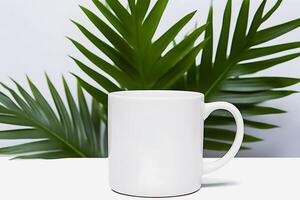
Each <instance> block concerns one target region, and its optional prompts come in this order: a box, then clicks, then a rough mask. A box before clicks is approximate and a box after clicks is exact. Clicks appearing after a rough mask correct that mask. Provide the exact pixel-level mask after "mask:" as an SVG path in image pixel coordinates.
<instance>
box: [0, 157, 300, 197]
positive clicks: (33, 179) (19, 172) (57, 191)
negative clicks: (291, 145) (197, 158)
mask: <svg viewBox="0 0 300 200" xmlns="http://www.w3.org/2000/svg"><path fill="white" fill-rule="evenodd" d="M299 180H300V158H275V159H274V158H236V159H234V160H233V161H231V162H230V163H229V164H228V165H227V166H226V167H224V168H223V169H221V170H219V171H217V172H215V173H212V174H209V175H207V176H206V177H203V182H204V184H203V186H202V188H201V189H200V191H199V192H197V193H195V194H192V195H189V196H184V197H176V198H170V199H175V200H201V199H203V200H221V199H222V200H223V199H229V200H235V199H237V200H241V199H242V200H250V199H251V200H277V199H287V200H293V199H295V200H299V199H300V183H299ZM0 199H1V200H2V199H3V200H21V199H26V200H27V199H28V200H101V199H103V200H117V199H118V200H129V199H133V200H134V199H142V198H135V197H128V196H122V195H119V194H116V193H114V192H112V191H111V190H110V188H109V186H108V164H107V160H106V159H66V160H52V161H45V160H30V161H22V160H17V161H9V160H8V159H7V158H0ZM168 199H169V198H168Z"/></svg>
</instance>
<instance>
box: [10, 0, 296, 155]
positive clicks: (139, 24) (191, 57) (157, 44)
mask: <svg viewBox="0 0 300 200" xmlns="http://www.w3.org/2000/svg"><path fill="white" fill-rule="evenodd" d="M93 2H94V4H95V6H96V8H98V10H99V12H100V13H101V14H102V15H103V16H104V18H105V19H106V21H108V22H110V24H105V23H104V19H101V17H98V16H97V14H96V13H94V12H92V11H90V10H89V9H87V8H84V7H81V9H82V10H83V12H84V13H85V15H86V16H87V17H88V19H89V20H90V21H91V22H92V24H94V25H95V26H96V28H97V29H98V30H99V33H100V34H99V35H96V34H92V33H91V32H90V31H88V30H87V29H86V28H85V27H84V26H82V25H80V24H78V23H76V22H74V23H75V25H76V26H77V27H78V28H79V30H80V31H81V32H82V33H83V34H84V35H85V36H86V37H87V39H88V40H89V41H90V42H91V43H93V44H94V45H95V46H96V47H97V48H98V49H99V50H101V51H102V52H103V53H104V54H105V55H106V56H107V57H108V58H109V60H110V62H108V61H104V58H101V57H100V56H98V55H96V54H94V53H92V52H91V51H89V50H88V49H87V48H85V47H84V46H83V45H81V44H80V43H79V42H77V41H74V40H72V39H71V41H72V42H73V43H74V45H75V46H76V48H77V49H78V50H79V51H80V52H81V53H82V54H83V55H85V57H87V58H88V59H89V60H90V61H91V62H92V63H93V64H95V65H96V67H99V68H100V69H101V70H102V71H103V73H101V72H100V73H99V72H96V71H95V70H93V69H92V67H91V66H87V65H85V64H84V63H82V62H80V61H79V60H77V59H74V61H75V62H76V63H77V65H78V66H79V67H80V68H81V69H82V70H83V71H84V72H85V73H86V74H87V75H89V76H90V77H91V78H92V79H93V80H94V81H95V82H96V83H97V84H98V85H99V87H95V86H92V85H91V84H90V83H88V82H89V81H86V80H83V79H82V78H80V77H78V76H76V77H77V78H78V80H79V82H80V83H81V85H82V86H83V87H84V88H85V89H86V90H87V91H88V92H89V93H90V94H91V95H92V96H94V97H95V98H96V99H97V100H98V101H99V102H101V105H102V106H103V110H104V111H105V110H106V106H107V98H105V94H106V93H107V92H113V91H117V90H132V89H180V90H192V91H198V92H202V93H204V94H205V95H206V100H207V101H208V102H209V101H228V102H231V103H234V104H236V105H237V106H238V107H239V109H240V110H241V112H242V113H243V115H244V116H245V119H246V120H245V124H246V126H249V127H252V128H257V129H270V128H275V127H277V126H276V125H273V124H269V123H262V122H258V121H255V120H254V121H253V120H248V119H247V116H256V115H268V114H280V113H284V112H285V111H283V110H280V109H276V108H272V107H264V106H261V105H259V104H260V103H263V102H265V101H268V100H272V99H277V98H282V97H286V96H288V95H290V94H293V93H295V91H287V90H284V89H282V88H284V87H287V86H291V85H294V84H296V83H298V82H299V79H293V78H286V77H257V76H255V75H253V74H254V73H256V72H260V71H262V70H265V69H268V68H271V67H273V66H276V65H278V64H281V63H285V62H288V61H290V60H292V59H295V58H297V57H299V55H300V54H299V53H289V52H288V50H293V49H297V48H299V47H300V43H299V41H295V42H291V43H284V44H277V45H272V46H267V45H265V43H266V42H269V41H271V40H274V39H276V38H278V37H280V36H282V35H284V34H286V33H288V32H290V31H292V30H295V29H297V28H298V27H299V26H300V19H296V20H292V21H289V22H286V23H283V24H279V25H276V26H273V27H268V28H264V29H263V28H262V25H263V24H264V23H265V22H267V21H268V20H269V19H270V17H271V16H272V15H273V14H274V13H275V11H276V10H277V9H278V8H279V6H280V4H281V3H282V0H278V1H277V2H276V3H275V5H274V6H273V7H272V8H271V9H269V10H266V8H265V7H266V3H267V0H263V1H262V3H261V4H260V6H259V7H258V8H257V10H256V12H255V15H254V17H253V18H252V19H251V18H250V17H249V8H250V6H251V5H250V0H243V1H242V5H241V8H240V11H239V14H238V16H237V20H236V21H237V22H236V24H235V25H234V28H233V29H234V31H233V36H232V38H233V39H232V41H229V38H231V37H230V30H231V29H232V26H233V24H232V22H231V21H232V18H233V17H234V16H233V14H232V0H228V1H227V5H226V7H225V11H224V16H223V23H222V27H221V33H220V38H219V41H218V44H217V49H216V51H214V48H213V46H214V42H215V40H214V37H213V32H214V22H213V21H214V20H213V16H214V10H213V5H211V7H210V11H209V14H208V18H207V23H206V25H203V26H200V27H197V28H195V30H193V31H192V32H191V33H189V34H187V35H186V37H185V38H184V39H182V40H181V41H179V42H174V41H175V38H176V36H177V35H178V33H179V32H180V31H181V30H182V29H183V28H184V27H185V25H186V24H187V23H189V21H190V20H191V19H192V17H193V16H194V14H195V12H191V13H188V14H187V15H185V16H183V17H182V18H181V19H180V20H179V21H178V22H176V23H175V24H174V25H173V26H172V27H170V28H169V29H168V30H167V31H166V32H165V33H164V34H162V35H161V36H160V37H159V38H158V39H156V40H155V39H154V35H155V33H156V30H157V28H158V26H159V24H160V21H161V19H162V18H163V14H164V11H165V9H166V7H167V5H168V2H169V1H168V0H160V1H156V3H155V5H154V6H153V7H152V8H151V9H150V0H145V1H133V0H128V5H129V6H128V9H126V8H125V7H123V6H122V5H121V4H120V3H119V2H118V1H117V0H114V1H107V5H108V6H106V5H104V4H103V3H101V2H100V1H99V0H93ZM248 25H249V26H248ZM204 31H205V37H204V40H203V41H201V42H197V41H199V37H200V35H201V34H202V33H203V32H204ZM102 37H105V38H106V41H108V42H105V41H104V39H102ZM172 42H173V46H171V44H172ZM257 45H260V46H259V47H258V46H257ZM170 46H171V47H170ZM201 50H203V51H202V54H201V55H202V58H201V63H200V64H199V65H198V64H196V57H197V56H198V55H199V54H200V52H201ZM285 52H287V53H285ZM278 53H280V54H281V55H279V56H278V55H277V54H278ZM282 54H283V55H282ZM214 55H215V56H214ZM267 56H268V57H267ZM257 58H260V59H261V60H256V59H257ZM248 75H251V78H249V77H248ZM115 83H116V84H115ZM279 88H281V90H278V89H279ZM105 115H106V114H105V113H104V115H103V116H105ZM6 120H9V119H6ZM103 122H104V123H105V122H106V119H103ZM233 123H234V121H233V119H232V116H230V115H229V114H228V113H226V112H221V111H218V112H214V113H213V115H212V118H210V119H208V121H207V123H206V129H207V130H208V131H209V133H207V135H206V136H205V141H204V148H207V149H211V150H225V149H227V148H228V147H229V146H230V140H231V139H233V135H232V133H231V132H230V131H229V129H226V128H223V129H222V128H219V127H218V128H217V127H216V126H217V125H232V124H233ZM246 138H248V139H245V143H250V142H257V141H260V139H259V138H254V137H253V136H251V133H250V134H249V137H248V136H247V137H246ZM243 149H248V148H247V147H243Z"/></svg>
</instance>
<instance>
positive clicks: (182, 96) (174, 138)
mask: <svg viewBox="0 0 300 200" xmlns="http://www.w3.org/2000/svg"><path fill="white" fill-rule="evenodd" d="M203 121H204V96H203V95H202V94H201V93H196V92H185V91H124V92H114V93H111V94H109V101H108V140H109V141H108V142H109V177H110V186H111V188H112V190H114V191H116V192H118V193H122V194H127V195H132V196H142V197H169V196H179V195H185V194H189V193H193V192H195V191H197V190H198V189H199V188H200V186H201V176H202V151H203V147H202V146H203Z"/></svg>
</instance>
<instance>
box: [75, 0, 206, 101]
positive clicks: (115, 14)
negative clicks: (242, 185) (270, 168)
mask: <svg viewBox="0 0 300 200" xmlns="http://www.w3.org/2000/svg"><path fill="white" fill-rule="evenodd" d="M93 3H94V4H95V7H96V8H98V10H99V11H100V12H101V13H102V14H103V16H104V17H105V19H106V20H108V21H109V22H110V23H111V24H106V23H105V22H104V20H103V19H101V17H98V16H97V14H96V13H94V12H92V11H90V10H89V9H87V8H84V7H82V6H81V7H80V8H81V9H82V10H83V12H84V14H85V15H86V16H87V17H88V19H89V20H90V21H91V22H92V23H93V25H95V26H96V28H97V29H98V30H99V32H100V33H101V34H102V36H104V37H105V38H106V39H107V41H109V42H105V41H104V40H103V39H102V38H101V36H96V35H95V34H92V33H91V32H90V31H88V30H87V29H86V28H85V27H84V26H82V25H80V24H79V23H77V22H74V21H73V23H74V24H75V25H76V26H77V27H78V29H79V30H80V31H81V32H82V34H84V35H85V36H86V37H87V39H88V40H89V41H90V42H91V43H93V44H94V45H95V46H96V47H97V48H98V49H99V50H101V51H102V52H103V53H104V54H105V55H106V56H107V57H108V58H109V59H110V61H111V62H107V61H104V58H101V57H99V56H97V55H96V54H94V53H92V52H90V51H89V50H88V49H86V48H85V47H84V46H83V45H81V44H80V43H79V42H77V41H75V40H72V39H70V40H71V41H72V43H73V44H74V45H75V46H76V47H77V49H78V50H79V51H80V52H81V53H82V54H83V55H85V56H86V57H87V58H88V59H89V60H90V61H91V62H92V63H93V64H95V65H96V66H97V67H99V68H100V69H101V70H103V72H105V74H104V73H98V72H96V71H95V70H93V69H92V67H89V66H87V65H85V64H83V63H82V62H80V61H78V60H77V59H74V61H75V62H76V64H77V65H78V66H79V67H80V68H81V69H82V70H83V71H84V72H85V73H86V74H88V75H89V76H90V77H91V78H92V79H93V80H95V81H96V82H97V83H98V84H99V85H100V86H101V88H104V89H105V90H106V91H104V92H112V91H117V90H124V89H156V88H159V87H164V88H167V87H169V86H170V85H172V83H173V82H174V81H176V80H177V79H179V78H180V77H181V76H182V75H183V74H184V73H185V71H186V70H187V69H188V68H189V67H190V66H191V65H192V63H193V61H194V60H195V58H196V56H197V55H198V53H199V51H201V49H202V48H203V47H204V45H205V41H204V42H202V43H196V40H197V39H198V38H199V37H200V35H201V33H203V32H204V31H205V26H202V27H200V28H198V29H196V30H195V31H193V32H192V33H190V34H189V35H188V36H187V37H186V38H184V39H183V40H182V41H181V42H180V43H179V44H178V45H176V46H174V47H173V48H171V49H168V47H169V45H170V44H171V43H172V42H173V41H174V39H175V38H176V36H177V35H178V34H179V32H180V31H181V30H182V29H183V28H184V27H185V26H186V24H187V23H189V22H190V21H191V19H192V18H193V16H194V15H195V12H191V13H188V14H187V15H186V16H184V17H182V18H181V19H180V20H179V21H178V22H176V23H175V24H174V25H173V26H171V27H170V28H169V29H168V30H167V31H166V32H165V33H164V34H162V35H161V36H160V37H159V38H158V39H156V40H155V39H154V35H155V33H156V30H157V28H158V26H159V24H160V21H161V19H162V17H163V14H164V12H165V9H166V7H167V5H168V3H169V0H161V1H157V2H156V4H155V5H154V6H153V8H152V9H150V0H149V1H137V2H135V1H128V5H129V7H130V10H127V9H126V8H125V7H123V6H122V5H121V4H120V3H119V1H117V0H114V1H107V5H108V6H109V7H107V6H106V5H104V4H103V3H102V2H101V1H99V0H93ZM164 52H165V54H164V55H163V53H164ZM182 65H184V66H182ZM171 74H172V76H171ZM105 76H110V78H109V79H107V78H105ZM111 79H114V80H115V81H116V82H117V83H118V85H117V86H116V85H115V84H113V83H111V81H110V80H111ZM80 81H81V82H84V84H82V85H83V87H84V88H85V89H86V90H87V91H89V92H91V94H92V95H93V96H94V95H96V94H95V93H96V90H95V88H94V89H93V87H92V86H91V85H89V84H88V83H87V82H85V81H83V80H80ZM99 92H101V91H99Z"/></svg>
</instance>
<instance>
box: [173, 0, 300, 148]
mask: <svg viewBox="0 0 300 200" xmlns="http://www.w3.org/2000/svg"><path fill="white" fill-rule="evenodd" d="M281 2H282V0H278V1H277V3H276V4H275V5H274V6H273V7H272V8H271V9H270V10H268V11H266V12H265V10H266V8H265V6H266V3H267V0H263V1H262V3H261V4H260V6H259V7H258V9H257V10H256V13H255V15H254V17H253V19H252V21H250V20H251V19H250V17H249V7H250V0H243V3H242V5H241V8H240V11H239V15H238V17H237V22H236V25H235V29H234V32H233V39H232V41H231V43H230V41H229V38H230V37H229V36H230V29H231V26H232V24H231V20H232V12H231V10H232V1H231V0H228V1H227V5H226V8H225V11H224V16H223V24H222V28H221V33H220V39H219V41H218V45H217V49H216V52H214V51H213V41H214V39H213V34H212V33H213V7H212V6H211V9H210V12H209V15H208V19H207V23H208V24H209V27H208V28H207V30H206V33H205V37H206V38H208V37H209V38H211V40H210V43H209V45H206V46H205V47H204V49H203V53H202V60H201V63H200V65H193V67H192V68H190V70H189V71H188V72H187V73H186V75H185V76H184V77H182V78H181V80H179V81H178V82H177V83H176V84H175V85H174V86H173V89H187V90H193V91H198V92H202V93H204V94H205V97H206V100H207V101H208V102H210V101H227V102H231V103H234V104H235V105H237V106H238V107H239V109H240V110H241V111H242V113H243V115H244V116H245V118H246V116H255V115H265V114H279V113H282V112H283V111H281V110H278V109H275V108H265V107H260V106H259V105H258V104H260V103H263V102H265V101H268V100H273V99H278V98H282V97H286V96H288V95H290V94H293V93H295V91H289V90H284V89H283V90H282V89H281V90H278V89H280V88H284V87H288V86H291V85H294V84H297V83H299V81H300V79H296V78H287V77H260V76H255V75H254V73H257V72H260V71H262V70H265V69H268V68H271V67H273V66H276V65H278V64H281V63H285V62H288V61H290V60H292V59H295V58H298V57H299V56H300V53H289V52H287V53H285V52H286V51H288V50H292V49H297V48H299V47H300V43H299V41H296V42H291V43H284V44H278V45H272V46H266V45H264V43H267V42H269V41H271V40H274V39H276V38H277V37H279V36H282V35H284V34H286V33H288V32H290V31H292V30H295V29H297V28H299V26H300V19H296V20H292V21H289V22H286V23H283V24H280V25H276V26H273V27H269V28H265V29H261V26H262V25H263V24H264V23H265V22H267V20H268V19H269V18H270V17H271V16H272V15H273V13H274V12H275V11H276V10H277V9H278V8H279V6H280V4H281ZM264 13H266V14H264ZM248 24H250V26H248ZM257 45H260V47H257ZM229 47H230V48H229ZM214 53H215V54H216V56H215V59H214V60H213V55H214ZM277 53H281V54H280V55H277ZM282 54H283V55H282ZM267 56H268V57H267ZM257 58H261V60H259V61H257ZM250 74H251V78H250V77H248V76H247V75H250ZM233 124H234V120H233V118H232V117H231V116H230V114H228V113H225V112H215V113H213V115H212V117H211V118H210V119H208V120H207V122H206V131H205V133H206V135H205V138H209V139H210V137H211V135H212V133H211V128H214V127H216V126H219V125H233ZM245 125H246V126H248V127H252V128H256V129H270V128H276V127H277V126H276V125H273V124H268V123H262V122H259V121H249V120H247V118H246V120H245ZM212 130H214V134H215V136H214V137H217V136H219V137H218V138H214V139H217V140H218V141H215V146H214V147H216V146H217V145H218V144H219V145H220V146H224V145H223V143H226V139H227V138H228V136H229V134H227V133H226V131H227V129H226V128H224V129H219V130H216V129H212ZM227 142H228V141H227ZM244 142H255V141H254V140H253V141H250V140H248V141H247V139H245V141H244ZM209 149H212V150H218V149H217V148H216V149H214V148H212V147H210V148H209ZM219 150H220V149H219Z"/></svg>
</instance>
